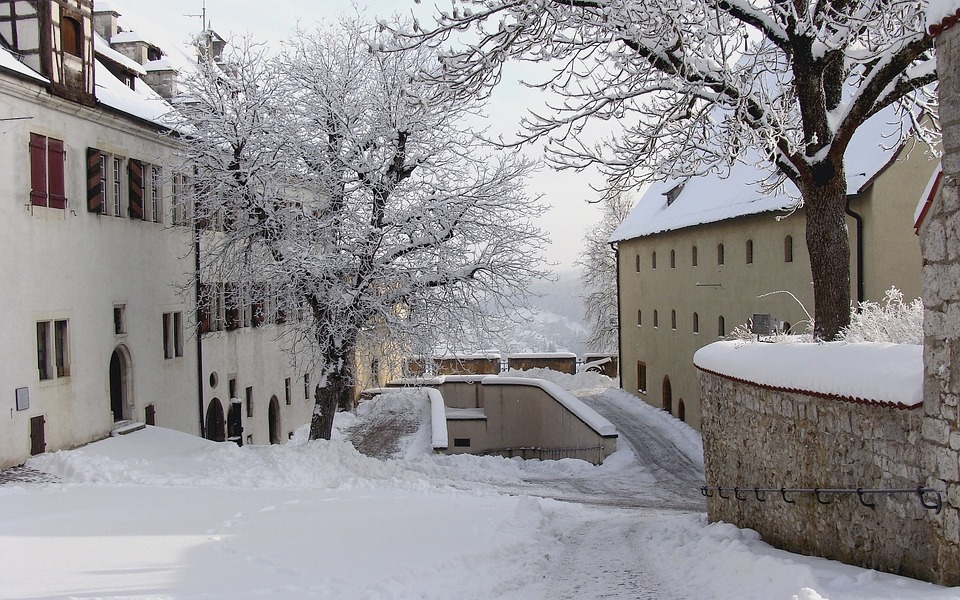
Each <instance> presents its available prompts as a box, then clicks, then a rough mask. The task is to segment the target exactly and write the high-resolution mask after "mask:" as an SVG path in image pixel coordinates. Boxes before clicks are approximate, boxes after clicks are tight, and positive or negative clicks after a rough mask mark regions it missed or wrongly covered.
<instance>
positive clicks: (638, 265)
mask: <svg viewBox="0 0 960 600" xmlns="http://www.w3.org/2000/svg"><path fill="white" fill-rule="evenodd" d="M639 272H640V255H639V254H637V273H639Z"/></svg>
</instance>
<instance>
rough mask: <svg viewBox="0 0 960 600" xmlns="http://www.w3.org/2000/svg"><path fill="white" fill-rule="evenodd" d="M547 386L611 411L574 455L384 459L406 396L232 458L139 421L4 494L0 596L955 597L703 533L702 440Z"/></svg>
mask: <svg viewBox="0 0 960 600" xmlns="http://www.w3.org/2000/svg"><path fill="white" fill-rule="evenodd" d="M534 374H536V375H539V376H550V377H552V378H553V380H554V381H555V382H556V383H560V384H561V385H563V386H564V387H566V388H567V389H571V390H573V391H574V392H575V393H576V394H577V395H578V396H580V397H581V398H582V399H584V401H585V402H587V403H588V404H590V405H591V406H593V407H594V408H595V409H596V410H598V411H599V412H601V414H603V415H604V416H606V417H607V418H608V419H610V420H611V421H612V422H613V423H614V424H615V425H616V426H617V427H618V430H619V431H620V435H621V439H620V443H619V446H618V447H619V449H618V451H617V452H616V453H615V454H613V455H612V456H611V457H609V458H608V459H607V461H605V463H604V464H603V465H601V466H599V467H594V466H592V465H590V464H588V463H585V462H583V461H577V460H561V461H527V462H523V461H520V460H508V459H502V458H495V457H475V456H435V455H432V454H430V452H429V442H430V439H429V431H428V428H426V427H420V428H419V429H416V428H413V429H414V433H412V434H410V435H409V436H407V437H406V438H405V439H404V441H403V443H402V444H400V445H399V447H398V449H397V451H396V452H395V453H394V455H393V456H392V457H391V458H387V459H378V458H372V457H369V456H366V455H364V454H361V453H360V452H358V451H357V450H356V449H355V448H354V446H353V445H352V444H351V443H350V441H349V439H350V432H351V431H354V432H355V431H358V430H365V429H367V430H369V429H373V430H376V429H377V427H376V426H375V425H376V422H377V421H378V420H380V421H383V420H384V419H386V418H387V417H389V416H390V415H395V414H411V413H413V414H416V413H418V412H419V414H422V415H424V419H423V421H424V422H425V420H426V416H427V415H428V409H427V406H426V403H425V402H424V401H423V400H422V399H421V398H420V397H419V395H417V394H410V395H404V396H402V397H401V398H399V399H396V400H393V401H392V405H390V406H388V405H386V404H384V403H382V402H381V403H377V402H371V403H368V404H367V405H361V407H360V410H359V411H358V415H356V416H354V415H349V414H347V415H343V418H342V419H339V420H338V424H337V427H338V435H337V436H335V439H334V440H333V441H330V442H322V441H321V442H307V441H305V440H302V439H298V438H296V437H295V439H294V440H292V441H291V442H290V443H288V444H286V445H284V446H255V447H244V448H238V447H236V446H234V445H232V444H216V443H212V442H208V441H205V440H202V439H198V438H195V437H192V436H189V435H185V434H181V433H177V432H174V431H170V430H166V429H162V428H156V427H148V428H147V429H145V430H143V431H140V432H137V433H134V434H130V435H128V436H124V437H121V438H111V439H107V440H104V441H101V442H97V443H95V444H91V445H89V446H86V447H84V448H81V449H77V450H73V451H67V452H57V453H50V454H46V455H41V456H38V457H35V458H34V459H32V460H31V461H30V462H29V464H28V466H29V467H31V468H33V469H36V470H38V471H41V472H43V473H45V474H49V475H50V476H52V477H55V478H56V482H55V483H51V482H43V481H37V482H19V483H18V482H13V483H7V484H4V485H0V556H2V557H3V560H2V561H0V600H2V599H36V600H39V599H44V600H47V599H54V598H58V599H59V598H67V599H81V598H82V599H91V598H103V599H119V598H130V599H141V600H145V599H175V598H176V599H179V598H198V599H200V598H202V599H221V598H222V599H234V600H235V599H241V600H242V599H250V598H269V599H299V598H336V599H370V600H374V599H377V600H380V599H406V598H421V599H432V598H436V599H441V598H443V599H448V598H459V599H478V600H480V599H494V598H506V599H518V600H521V599H522V600H537V599H544V600H547V599H549V600H554V599H573V598H576V599H594V598H605V599H631V600H633V599H643V598H650V599H663V600H671V599H714V598H716V599H725V598H729V599H738V600H739V599H756V600H775V599H783V600H792V599H794V598H796V599H797V600H820V599H821V598H826V599H831V600H868V599H869V600H874V599H879V600H886V599H891V600H892V599H896V598H917V599H923V600H933V599H948V598H950V599H957V600H960V589H949V588H943V587H937V586H933V585H929V584H926V583H922V582H918V581H914V580H911V579H906V578H902V577H895V576H892V575H887V574H881V573H876V572H874V571H867V570H863V569H858V568H855V567H850V566H847V565H843V564H840V563H836V562H832V561H826V560H822V559H813V558H808V557H803V556H798V555H794V554H789V553H786V552H782V551H779V550H775V549H773V548H771V547H769V546H768V545H766V544H764V543H763V542H762V541H761V540H760V539H759V538H758V536H757V535H756V533H754V532H752V531H749V530H740V529H737V528H735V527H733V526H731V525H727V524H722V523H719V524H712V525H711V524H707V523H706V517H705V515H704V514H703V503H702V499H700V498H698V496H699V491H698V488H699V485H701V483H702V450H701V449H700V446H699V441H698V440H699V436H698V435H697V434H696V432H693V431H692V430H690V429H689V428H688V427H686V426H685V425H683V424H682V423H680V422H678V421H676V420H675V419H673V418H672V417H669V416H668V415H666V414H665V413H663V412H662V411H658V410H655V409H652V408H650V407H648V406H647V405H645V404H643V403H641V402H639V401H637V400H636V399H635V398H632V397H631V396H629V395H627V394H625V393H623V392H622V391H620V390H617V389H615V388H612V387H610V383H609V380H606V379H604V378H601V377H599V376H593V375H590V376H577V377H569V376H559V375H556V374H553V375H549V374H548V373H534Z"/></svg>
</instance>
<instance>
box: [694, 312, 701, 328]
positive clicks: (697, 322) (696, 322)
mask: <svg viewBox="0 0 960 600" xmlns="http://www.w3.org/2000/svg"><path fill="white" fill-rule="evenodd" d="M693 332H694V333H700V315H699V314H697V313H693Z"/></svg>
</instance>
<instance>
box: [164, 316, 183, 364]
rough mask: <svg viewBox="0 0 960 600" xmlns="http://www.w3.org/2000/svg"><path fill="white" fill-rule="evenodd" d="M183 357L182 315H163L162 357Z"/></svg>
mask: <svg viewBox="0 0 960 600" xmlns="http://www.w3.org/2000/svg"><path fill="white" fill-rule="evenodd" d="M178 356H183V313H182V312H169V313H163V357H164V358H174V357H178Z"/></svg>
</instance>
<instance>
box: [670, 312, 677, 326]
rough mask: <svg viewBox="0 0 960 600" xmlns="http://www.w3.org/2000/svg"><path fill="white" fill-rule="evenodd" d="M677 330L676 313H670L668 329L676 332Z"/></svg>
mask: <svg viewBox="0 0 960 600" xmlns="http://www.w3.org/2000/svg"><path fill="white" fill-rule="evenodd" d="M676 328H677V311H675V310H671V311H670V329H673V330H676Z"/></svg>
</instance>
